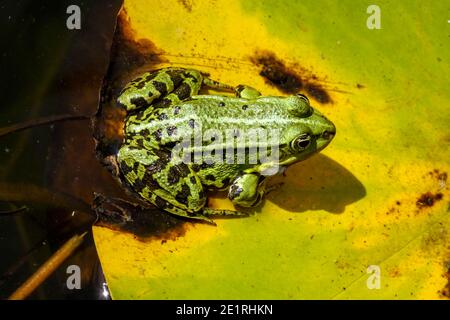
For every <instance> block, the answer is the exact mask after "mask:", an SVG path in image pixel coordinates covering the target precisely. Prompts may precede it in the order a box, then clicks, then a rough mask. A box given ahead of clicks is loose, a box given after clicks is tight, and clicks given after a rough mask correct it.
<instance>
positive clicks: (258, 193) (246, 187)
mask: <svg viewBox="0 0 450 320" xmlns="http://www.w3.org/2000/svg"><path fill="white" fill-rule="evenodd" d="M260 178H261V177H260V175H258V174H253V173H247V174H244V175H242V176H240V177H238V178H236V180H234V182H233V184H231V186H230V187H229V189H228V198H229V199H230V200H231V201H232V202H233V203H234V204H236V205H239V206H242V207H254V206H257V205H258V204H259V202H260V201H261V199H262V196H263V195H264V188H263V184H261V183H260Z"/></svg>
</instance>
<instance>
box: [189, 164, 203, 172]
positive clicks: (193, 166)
mask: <svg viewBox="0 0 450 320" xmlns="http://www.w3.org/2000/svg"><path fill="white" fill-rule="evenodd" d="M191 169H192V171H194V172H199V171H200V169H201V168H200V165H198V164H196V163H194V164H193V165H191Z"/></svg>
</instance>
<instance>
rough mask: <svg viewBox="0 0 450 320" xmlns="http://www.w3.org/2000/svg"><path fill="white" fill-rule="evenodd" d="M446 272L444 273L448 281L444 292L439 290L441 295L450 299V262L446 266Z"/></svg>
mask: <svg viewBox="0 0 450 320" xmlns="http://www.w3.org/2000/svg"><path fill="white" fill-rule="evenodd" d="M445 268H446V272H445V273H444V277H445V278H446V279H447V283H446V285H445V287H444V288H443V289H442V290H439V294H440V295H441V296H442V297H445V298H447V299H450V261H449V262H447V263H446V264H445Z"/></svg>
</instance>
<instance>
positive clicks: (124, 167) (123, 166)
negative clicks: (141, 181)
mask: <svg viewBox="0 0 450 320" xmlns="http://www.w3.org/2000/svg"><path fill="white" fill-rule="evenodd" d="M120 170H121V171H122V173H123V175H125V176H126V175H128V174H129V173H130V172H131V171H133V168H131V167H130V166H128V165H127V164H126V163H125V162H121V163H120Z"/></svg>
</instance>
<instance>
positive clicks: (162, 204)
mask: <svg viewBox="0 0 450 320" xmlns="http://www.w3.org/2000/svg"><path fill="white" fill-rule="evenodd" d="M166 204H167V202H166V201H165V200H164V199H163V198H161V197H159V196H156V198H155V205H156V206H157V207H158V208H160V209H164V208H165V207H166Z"/></svg>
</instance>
